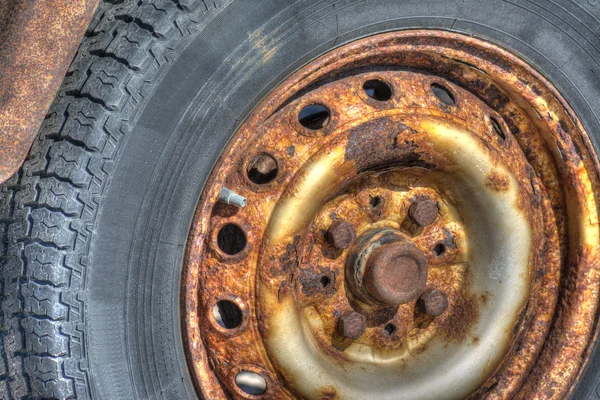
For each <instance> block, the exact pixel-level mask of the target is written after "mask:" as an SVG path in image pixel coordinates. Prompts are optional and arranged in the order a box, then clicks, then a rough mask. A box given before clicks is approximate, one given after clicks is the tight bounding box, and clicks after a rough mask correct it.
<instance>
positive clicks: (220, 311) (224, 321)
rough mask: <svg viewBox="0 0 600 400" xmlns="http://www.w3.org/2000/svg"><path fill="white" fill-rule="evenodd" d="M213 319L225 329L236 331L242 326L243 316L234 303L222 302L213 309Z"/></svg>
mask: <svg viewBox="0 0 600 400" xmlns="http://www.w3.org/2000/svg"><path fill="white" fill-rule="evenodd" d="M212 313H213V318H214V319H215V321H217V323H218V324H219V325H220V326H222V327H223V328H225V329H235V328H237V327H239V326H240V325H241V324H242V320H243V318H244V317H243V314H242V310H240V307H239V306H238V305H237V304H235V303H234V302H233V301H229V300H220V301H218V302H217V304H215V305H214V307H213V309H212Z"/></svg>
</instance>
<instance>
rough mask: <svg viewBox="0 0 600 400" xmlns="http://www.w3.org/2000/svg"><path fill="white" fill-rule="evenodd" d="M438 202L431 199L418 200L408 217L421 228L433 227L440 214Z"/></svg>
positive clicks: (412, 205) (411, 207)
mask: <svg viewBox="0 0 600 400" xmlns="http://www.w3.org/2000/svg"><path fill="white" fill-rule="evenodd" d="M438 211H439V209H438V204H437V201H433V200H430V199H417V200H415V201H414V202H413V203H412V204H411V205H410V208H409V209H408V215H409V216H410V218H411V219H412V220H413V222H414V223H415V224H417V225H419V226H427V225H431V224H433V223H434V222H435V219H436V218H437V214H438Z"/></svg>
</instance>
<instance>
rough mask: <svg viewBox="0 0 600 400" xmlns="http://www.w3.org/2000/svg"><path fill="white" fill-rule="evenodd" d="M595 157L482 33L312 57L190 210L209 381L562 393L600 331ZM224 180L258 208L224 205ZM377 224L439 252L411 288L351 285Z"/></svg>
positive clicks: (318, 392)
mask: <svg viewBox="0 0 600 400" xmlns="http://www.w3.org/2000/svg"><path fill="white" fill-rule="evenodd" d="M406 69H410V72H409V71H406ZM415 70H420V71H422V72H425V73H418V72H414V71H415ZM374 81H376V83H377V86H373V82H374ZM365 82H369V86H370V87H377V88H378V90H379V91H380V95H377V96H376V95H374V93H375V92H374V91H371V92H369V91H368V90H364V88H365ZM381 83H383V84H381ZM386 87H387V88H389V90H387V91H386V90H385V88H386ZM381 88H383V89H384V90H383V91H382V89H381ZM381 93H383V94H384V95H385V96H383V95H381ZM381 96H383V97H384V98H383V99H382V97H381ZM313 105H318V106H320V108H319V107H315V109H318V113H314V114H313V115H311V116H309V117H306V116H305V117H301V115H300V114H301V112H304V111H306V109H305V107H307V106H313ZM596 160H597V158H596V155H595V154H594V151H593V149H592V147H591V145H590V142H589V140H588V138H587V136H586V134H585V132H584V130H583V127H582V126H581V124H580V123H579V122H578V120H577V118H576V116H575V114H574V113H573V111H572V110H570V108H569V107H568V105H567V104H566V103H565V102H564V100H562V99H561V98H560V96H559V94H558V92H557V91H556V90H555V89H554V88H552V86H551V85H550V84H549V83H548V82H546V81H545V80H544V79H543V78H542V77H541V76H540V75H539V74H537V73H536V72H535V71H533V70H532V69H531V68H530V67H529V66H528V65H527V64H525V63H524V62H522V61H521V60H519V59H518V58H516V57H514V56H513V55H511V54H509V53H507V52H505V51H503V50H501V49H499V48H497V47H495V46H494V45H491V44H489V43H486V42H482V41H480V40H477V39H474V38H468V37H464V36H460V35H456V34H452V33H446V32H432V31H413V32H411V31H408V32H399V33H389V34H383V35H379V36H374V37H371V38H367V39H363V40H360V41H357V42H356V43H353V44H350V45H347V46H343V47H341V48H340V49H338V50H336V51H333V52H331V53H329V54H327V55H325V56H323V57H322V58H320V59H318V60H316V61H315V62H313V63H311V64H309V65H308V66H306V67H305V68H303V69H302V70H300V71H298V72H297V73H295V74H294V75H293V76H292V77H290V78H289V79H288V80H287V81H286V82H284V83H283V84H282V85H280V86H279V87H278V88H276V89H275V90H274V91H273V93H272V94H271V95H270V96H269V97H268V98H267V99H265V100H264V101H263V102H262V104H260V105H259V106H258V107H257V109H256V110H255V112H254V113H253V114H252V115H251V116H250V117H249V118H248V119H247V120H246V122H245V123H244V124H243V125H242V127H241V128H240V130H239V131H238V133H237V134H236V136H235V137H234V138H233V140H232V142H231V143H230V145H229V146H228V148H227V149H226V150H225V152H224V153H223V155H222V161H221V162H220V163H219V164H218V165H217V167H216V168H215V170H214V171H213V174H212V176H211V178H210V180H209V183H208V185H207V187H206V189H205V192H204V194H203V197H202V199H201V201H200V204H199V206H198V211H197V214H196V218H195V221H194V225H193V228H192V231H191V233H190V237H189V242H188V248H187V256H186V263H185V270H184V276H183V291H182V293H183V324H184V336H185V342H186V346H187V350H188V356H189V363H190V366H191V368H192V371H193V372H194V376H195V378H196V383H197V384H198V390H199V392H200V393H201V395H203V396H204V397H205V398H210V399H218V398H227V396H230V395H233V396H234V397H242V398H256V397H257V396H252V395H249V394H247V393H245V392H244V391H243V390H242V388H240V387H238V386H237V385H236V383H235V376H236V374H237V373H238V372H239V371H252V372H256V373H258V374H260V375H261V376H262V377H263V378H264V379H265V380H266V382H267V388H266V391H265V393H264V394H262V395H260V397H261V398H277V399H280V398H295V397H302V398H373V397H383V398H436V399H440V398H460V397H472V398H506V397H519V398H563V397H565V395H567V394H568V393H569V390H571V388H572V385H573V382H575V380H576V378H577V376H578V374H579V373H580V372H581V370H582V368H583V366H584V365H585V360H586V357H587V355H588V353H589V351H590V349H591V344H592V343H593V341H594V339H595V335H596V328H597V324H596V321H597V312H598V300H599V287H598V284H599V280H600V276H599V275H598V267H599V266H598V265H597V264H598V262H599V261H598V260H599V259H600V258H599V254H598V251H599V250H598V248H599V246H598V244H599V243H600V240H599V232H598V201H597V196H598V193H599V183H598V165H597V161H596ZM222 186H226V187H228V188H232V189H233V190H235V191H236V192H237V193H240V194H241V195H243V196H245V197H246V198H247V199H248V205H247V206H246V208H244V209H239V208H236V207H233V206H228V205H225V204H222V203H216V200H217V199H218V196H219V192H220V189H221V187H222ZM419 203H420V204H421V205H422V206H423V207H422V209H420V208H421V207H418V205H419ZM411 209H412V211H411ZM341 221H343V223H342V222H341ZM228 224H235V225H237V226H239V227H240V228H241V229H242V231H243V232H244V238H243V239H244V246H243V248H240V249H239V251H238V252H237V254H229V253H228V251H225V250H224V249H223V248H220V244H219V242H218V237H219V235H218V232H219V231H220V229H222V227H224V226H226V225H228ZM340 227H342V228H340ZM338 230H339V232H338ZM384 231H385V232H392V233H393V235H389V237H393V236H399V237H401V238H403V240H404V241H405V242H406V243H410V244H411V246H414V247H415V248H416V249H418V252H419V254H422V255H423V257H424V258H425V261H426V265H427V268H428V274H427V275H425V276H426V284H425V286H424V287H421V286H419V287H418V290H417V294H416V295H415V296H410V299H409V300H408V301H407V302H406V303H404V304H400V305H398V303H397V302H393V301H392V302H388V301H372V300H370V299H369V298H367V297H368V295H369V293H371V292H373V293H376V292H378V290H379V289H380V288H381V287H380V285H379V286H378V285H377V284H376V287H375V289H373V288H370V289H369V288H368V289H367V290H366V292H367V293H366V294H365V293H363V292H361V289H360V287H359V286H360V285H362V283H363V280H362V275H360V274H361V271H362V270H361V268H362V267H360V266H361V265H368V258H369V257H368V254H370V253H369V252H367V253H365V252H364V251H362V250H360V249H364V248H365V246H367V247H368V246H369V245H373V243H375V244H377V245H379V244H381V243H382V242H381V241H385V240H386V237H387V236H386V235H382V236H381V237H379V236H377V240H373V238H374V237H375V236H376V235H377V234H379V233H380V232H384ZM373 232H376V233H373ZM337 236H339V237H337ZM240 240H241V239H240ZM361 254H366V255H367V256H365V257H366V258H365V259H364V260H362V259H361ZM415 257H417V256H415ZM381 259H382V260H386V259H385V257H382V258H381ZM391 259H393V257H392V258H391ZM391 259H389V260H387V261H386V262H391V263H392V264H393V263H394V261H390V260H391ZM392 267H393V265H392ZM404 267H407V265H404ZM404 267H403V268H404ZM407 268H408V267H407ZM384 269H385V268H381V270H384ZM393 270H394V268H390V271H392V272H390V273H393ZM408 281H411V280H410V279H409V280H408ZM408 281H407V282H408ZM366 286H368V285H366ZM417 286H418V285H416V283H415V287H417ZM421 292H422V293H421ZM419 294H420V295H421V296H420V297H419ZM222 299H227V300H229V301H230V302H232V303H233V304H237V306H238V307H239V309H240V313H239V314H240V315H242V320H241V321H239V323H238V324H237V325H235V326H232V327H230V328H224V327H223V326H220V325H219V324H218V323H217V321H215V319H214V317H213V313H212V311H211V310H213V308H214V306H215V304H216V302H218V301H220V300H222ZM375 300H377V299H375ZM379 300H381V299H379ZM391 303H395V305H394V304H391ZM360 316H362V318H361V317H360ZM363 319H364V323H365V326H364V327H363V325H362V321H363ZM346 322H347V324H346ZM363 328H364V332H363Z"/></svg>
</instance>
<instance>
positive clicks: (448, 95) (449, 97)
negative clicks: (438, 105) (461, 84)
mask: <svg viewBox="0 0 600 400" xmlns="http://www.w3.org/2000/svg"><path fill="white" fill-rule="evenodd" d="M431 90H432V91H433V94H434V95H435V97H437V98H438V100H439V101H441V102H442V103H444V104H445V105H447V106H453V105H455V104H456V101H455V100H454V95H453V94H452V92H451V91H450V90H448V89H446V88H445V87H444V86H442V85H440V84H437V83H432V84H431Z"/></svg>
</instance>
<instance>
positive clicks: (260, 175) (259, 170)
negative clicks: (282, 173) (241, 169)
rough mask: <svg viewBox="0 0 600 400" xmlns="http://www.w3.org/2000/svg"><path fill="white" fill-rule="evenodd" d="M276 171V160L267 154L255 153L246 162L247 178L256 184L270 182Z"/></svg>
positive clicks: (277, 169)
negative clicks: (255, 154)
mask: <svg viewBox="0 0 600 400" xmlns="http://www.w3.org/2000/svg"><path fill="white" fill-rule="evenodd" d="M278 172H279V168H278V167H277V161H276V160H275V158H273V157H272V156H271V155H269V154H259V155H257V156H256V157H254V158H253V159H252V160H251V161H250V162H249V163H248V167H247V168H246V173H247V175H248V179H250V181H251V182H253V183H256V184H257V185H265V184H267V183H270V182H272V181H273V179H275V177H276V176H277V173H278Z"/></svg>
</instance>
